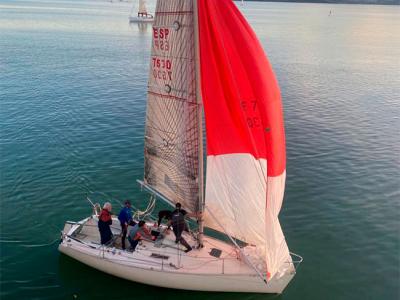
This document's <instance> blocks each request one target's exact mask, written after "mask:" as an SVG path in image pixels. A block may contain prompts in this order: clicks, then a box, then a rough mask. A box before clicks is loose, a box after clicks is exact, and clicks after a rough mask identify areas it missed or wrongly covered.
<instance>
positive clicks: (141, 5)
mask: <svg viewBox="0 0 400 300" xmlns="http://www.w3.org/2000/svg"><path fill="white" fill-rule="evenodd" d="M138 12H139V13H140V14H146V13H147V7H146V0H139V10H138Z"/></svg>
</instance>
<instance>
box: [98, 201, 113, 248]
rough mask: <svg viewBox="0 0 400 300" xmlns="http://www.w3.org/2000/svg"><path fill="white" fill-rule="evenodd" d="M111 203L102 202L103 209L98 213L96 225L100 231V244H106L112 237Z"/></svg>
mask: <svg viewBox="0 0 400 300" xmlns="http://www.w3.org/2000/svg"><path fill="white" fill-rule="evenodd" d="M111 209H112V206H111V203H109V202H106V203H104V206H103V209H102V211H101V213H100V215H99V222H98V227H99V231H100V240H101V244H102V245H106V244H108V243H109V242H110V241H111V239H112V236H113V234H112V232H111V228H110V225H111V224H112V219H111Z"/></svg>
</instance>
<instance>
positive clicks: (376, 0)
mask: <svg viewBox="0 0 400 300" xmlns="http://www.w3.org/2000/svg"><path fill="white" fill-rule="evenodd" d="M234 1H235V2H240V0H234ZM250 1H252V2H288V3H321V4H366V5H400V0H360V1H357V0H343V1H340V0H339V1H334V0H333V1H329V0H327V1H323V0H315V1H313V0H245V2H250Z"/></svg>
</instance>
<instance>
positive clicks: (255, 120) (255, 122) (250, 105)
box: [240, 100, 262, 128]
mask: <svg viewBox="0 0 400 300" xmlns="http://www.w3.org/2000/svg"><path fill="white" fill-rule="evenodd" d="M240 107H241V108H242V111H243V112H244V114H245V116H246V122H247V126H248V127H250V128H258V127H261V125H262V124H261V119H260V117H259V112H258V105H257V101H256V100H242V101H240Z"/></svg>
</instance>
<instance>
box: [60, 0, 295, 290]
mask: <svg viewBox="0 0 400 300" xmlns="http://www.w3.org/2000/svg"><path fill="white" fill-rule="evenodd" d="M155 16H156V17H155V22H154V25H153V32H152V50H151V58H150V71H149V80H148V93H147V115H146V129H145V136H144V138H145V149H144V159H145V166H144V178H143V180H140V181H138V182H139V184H140V185H141V187H142V188H143V189H144V190H146V191H148V192H149V193H150V195H151V196H152V198H151V199H155V198H156V199H157V200H161V201H165V202H166V203H168V204H170V205H175V204H176V203H178V202H179V203H181V205H182V207H183V208H184V209H185V210H187V211H188V212H191V213H193V214H194V215H196V216H197V219H195V220H194V221H195V223H196V224H197V226H196V228H195V229H192V230H190V231H189V232H184V233H183V237H184V238H185V239H186V241H187V242H188V243H189V244H190V245H191V246H193V250H192V251H190V252H188V253H186V252H185V251H184V250H185V248H183V247H182V245H180V244H179V243H176V242H175V236H174V234H173V233H172V232H170V231H169V230H168V228H167V227H166V226H164V225H162V226H161V227H160V228H158V227H157V224H153V220H152V219H151V218H150V215H149V213H150V212H151V209H147V210H146V213H145V212H141V213H140V214H138V215H137V216H138V217H139V218H140V219H144V220H145V221H146V222H147V225H148V227H150V229H151V231H152V234H153V233H154V238H153V239H143V240H142V242H141V244H140V245H138V246H137V248H136V250H135V251H134V252H130V251H125V250H122V249H121V247H119V246H118V239H120V237H119V236H120V234H121V231H120V228H119V223H118V220H117V219H116V218H113V224H114V225H113V227H112V232H113V234H114V237H115V242H114V243H110V244H108V245H101V244H100V236H99V232H98V229H97V222H98V215H99V214H98V211H97V209H96V207H98V205H96V204H93V207H94V212H93V213H92V214H91V215H90V216H88V217H87V218H85V219H83V220H81V221H78V222H71V221H68V222H66V224H65V226H64V229H63V230H62V240H61V243H60V245H59V250H60V251H61V252H62V253H64V254H66V255H68V256H70V257H72V258H74V259H76V260H78V261H80V262H82V263H84V264H86V265H89V266H91V267H93V268H96V269H98V270H101V271H103V272H106V273H109V274H112V275H115V276H118V277H121V278H124V279H128V280H131V281H135V282H139V283H144V284H149V285H154V286H160V287H166V288H174V289H185V290H198V291H220V292H250V293H282V291H283V290H284V289H285V287H286V286H287V285H288V283H289V282H290V281H291V279H292V278H293V277H294V275H295V273H296V267H297V266H298V265H299V264H300V262H301V261H302V258H301V257H300V256H299V255H297V254H295V253H292V252H290V251H289V249H288V246H287V244H286V240H285V237H284V234H283V232H282V229H281V226H280V223H279V219H278V214H279V211H280V209H281V206H282V201H283V194H284V187H285V177H286V157H285V155H286V154H285V136H284V124H283V116H282V105H281V98H280V91H279V87H278V83H277V80H276V78H275V75H274V73H273V71H272V68H271V66H270V64H269V62H268V60H267V57H266V55H265V53H264V51H263V48H262V46H261V45H260V43H259V41H258V39H257V37H256V35H255V33H254V32H253V30H252V29H251V28H250V26H249V24H248V23H247V21H246V20H245V18H244V17H243V16H242V14H241V13H240V12H239V10H238V9H237V7H236V6H235V4H234V3H233V2H232V1H231V0H158V3H157V7H156V13H155ZM203 124H204V125H203ZM204 127H205V128H204ZM204 137H205V138H204ZM204 141H205V144H206V145H204ZM204 146H206V147H204ZM205 169H206V170H205ZM148 207H154V204H153V203H149V206H148ZM193 223H194V222H192V225H193ZM115 224H117V225H115ZM192 227H193V226H192Z"/></svg>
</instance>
